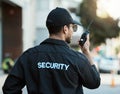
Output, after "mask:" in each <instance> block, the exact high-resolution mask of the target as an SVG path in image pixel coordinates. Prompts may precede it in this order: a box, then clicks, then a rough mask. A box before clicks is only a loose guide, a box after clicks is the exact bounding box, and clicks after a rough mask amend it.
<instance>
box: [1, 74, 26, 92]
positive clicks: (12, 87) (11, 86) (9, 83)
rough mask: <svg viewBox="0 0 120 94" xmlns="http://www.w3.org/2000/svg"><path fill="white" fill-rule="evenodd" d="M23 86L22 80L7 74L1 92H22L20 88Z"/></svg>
mask: <svg viewBox="0 0 120 94" xmlns="http://www.w3.org/2000/svg"><path fill="white" fill-rule="evenodd" d="M24 86H25V84H24V82H23V81H22V80H21V79H19V78H17V77H15V76H13V75H8V77H7V79H6V81H5V83H4V85H3V87H2V90H3V94H22V88H23V87H24Z"/></svg>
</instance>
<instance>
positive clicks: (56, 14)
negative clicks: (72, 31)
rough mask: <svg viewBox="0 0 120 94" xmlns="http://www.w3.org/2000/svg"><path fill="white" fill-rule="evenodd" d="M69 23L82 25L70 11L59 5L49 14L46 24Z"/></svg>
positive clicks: (61, 24)
mask: <svg viewBox="0 0 120 94" xmlns="http://www.w3.org/2000/svg"><path fill="white" fill-rule="evenodd" d="M67 24H77V25H81V24H80V23H79V22H77V21H75V20H73V18H72V17H71V15H70V14H69V12H68V11H67V10H66V9H64V8H59V7H57V8H55V9H53V10H52V11H51V12H50V13H49V14H48V17H47V20H46V25H53V26H64V25H67Z"/></svg>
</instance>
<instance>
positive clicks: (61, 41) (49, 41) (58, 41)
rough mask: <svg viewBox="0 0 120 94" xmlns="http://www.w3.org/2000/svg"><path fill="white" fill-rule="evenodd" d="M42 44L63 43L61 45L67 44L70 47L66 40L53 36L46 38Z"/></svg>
mask: <svg viewBox="0 0 120 94" xmlns="http://www.w3.org/2000/svg"><path fill="white" fill-rule="evenodd" d="M41 44H54V45H61V46H66V47H68V48H69V46H68V44H67V43H66V42H65V41H63V40H58V39H52V38H48V39H46V40H44V41H43V42H42V43H41Z"/></svg>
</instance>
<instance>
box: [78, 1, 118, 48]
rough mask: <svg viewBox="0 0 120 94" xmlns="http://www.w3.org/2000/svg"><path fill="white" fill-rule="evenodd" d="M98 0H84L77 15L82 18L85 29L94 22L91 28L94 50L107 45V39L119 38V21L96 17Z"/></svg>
mask: <svg viewBox="0 0 120 94" xmlns="http://www.w3.org/2000/svg"><path fill="white" fill-rule="evenodd" d="M96 10H97V6H96V0H83V2H82V3H81V4H80V6H79V8H78V13H77V15H78V16H80V18H81V23H82V25H83V27H84V28H87V26H88V25H89V23H90V22H91V21H92V20H94V21H93V23H92V25H91V26H90V41H91V44H92V45H91V46H92V48H93V47H95V46H97V45H100V44H101V43H105V40H106V38H113V37H118V36H119V29H120V28H119V27H118V22H119V21H118V20H114V19H113V18H111V17H110V16H108V17H107V18H100V17H98V16H97V15H96Z"/></svg>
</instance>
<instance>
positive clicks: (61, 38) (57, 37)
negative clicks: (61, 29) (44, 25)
mask: <svg viewBox="0 0 120 94" xmlns="http://www.w3.org/2000/svg"><path fill="white" fill-rule="evenodd" d="M49 38H52V39H58V40H63V41H65V38H64V36H62V35H55V34H51V35H50V36H49Z"/></svg>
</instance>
